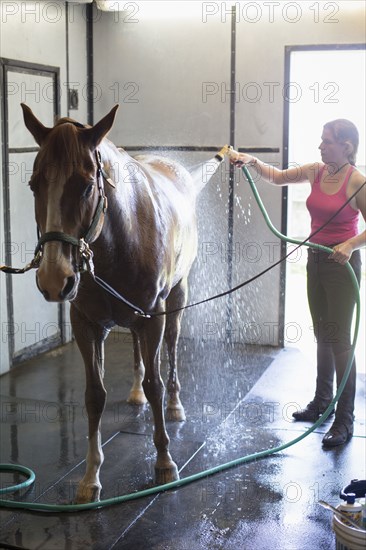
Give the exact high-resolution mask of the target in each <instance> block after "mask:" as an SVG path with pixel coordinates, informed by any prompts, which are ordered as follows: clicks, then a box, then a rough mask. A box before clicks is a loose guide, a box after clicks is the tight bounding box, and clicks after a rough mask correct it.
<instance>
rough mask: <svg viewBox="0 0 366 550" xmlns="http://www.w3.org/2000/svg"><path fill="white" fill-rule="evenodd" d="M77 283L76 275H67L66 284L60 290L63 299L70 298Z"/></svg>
mask: <svg viewBox="0 0 366 550" xmlns="http://www.w3.org/2000/svg"><path fill="white" fill-rule="evenodd" d="M75 284H76V277H75V275H71V276H70V277H67V279H66V284H65V286H64V288H63V289H62V290H61V292H60V298H61V300H67V299H68V298H69V296H70V295H71V294H72V292H73V290H74V287H75Z"/></svg>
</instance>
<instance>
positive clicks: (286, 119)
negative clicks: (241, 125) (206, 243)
mask: <svg viewBox="0 0 366 550" xmlns="http://www.w3.org/2000/svg"><path fill="white" fill-rule="evenodd" d="M365 49H366V44H365V43H356V44H306V45H292V46H285V74H284V89H287V86H288V85H289V84H290V82H291V81H290V76H291V75H290V72H291V54H292V53H293V52H298V51H304V52H305V51H314V52H316V51H334V52H337V51H346V50H365ZM289 125H290V101H288V100H286V98H285V97H284V105H283V136H282V167H283V169H286V168H288V162H289V158H288V155H289ZM288 200H289V194H288V188H287V187H283V188H282V216H281V231H282V233H284V234H285V235H286V234H287V231H288V206H289V205H288ZM285 254H286V243H285V242H284V241H281V256H282V255H285ZM281 270H282V271H281V277H280V295H281V300H280V319H281V321H280V325H281V327H285V322H286V318H285V316H286V303H285V298H286V265H285V263H282V264H281ZM283 345H284V342H283Z"/></svg>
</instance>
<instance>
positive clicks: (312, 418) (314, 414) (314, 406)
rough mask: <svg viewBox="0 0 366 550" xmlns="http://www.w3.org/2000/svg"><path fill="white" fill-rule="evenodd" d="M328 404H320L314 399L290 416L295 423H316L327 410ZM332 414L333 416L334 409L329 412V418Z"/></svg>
mask: <svg viewBox="0 0 366 550" xmlns="http://www.w3.org/2000/svg"><path fill="white" fill-rule="evenodd" d="M329 403H330V402H329ZM329 403H321V402H319V401H317V400H316V399H314V400H313V401H310V403H308V404H307V405H306V407H305V409H301V410H300V411H295V412H294V413H292V416H293V418H294V419H295V420H297V421H302V422H316V421H317V420H318V418H319V417H320V416H321V415H322V414H323V412H324V411H325V410H326V409H327V407H328V405H329ZM332 414H334V409H333V410H332V411H331V413H330V415H329V416H331V415H332Z"/></svg>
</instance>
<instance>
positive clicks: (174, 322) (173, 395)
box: [164, 279, 187, 422]
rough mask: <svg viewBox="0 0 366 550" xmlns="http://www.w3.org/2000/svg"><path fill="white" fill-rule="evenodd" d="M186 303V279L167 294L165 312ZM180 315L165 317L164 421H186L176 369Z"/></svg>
mask: <svg viewBox="0 0 366 550" xmlns="http://www.w3.org/2000/svg"><path fill="white" fill-rule="evenodd" d="M186 301H187V279H182V281H180V282H179V283H178V284H177V285H176V286H175V287H174V288H173V289H172V290H171V292H170V294H169V297H168V299H167V301H166V307H167V310H168V311H169V310H174V309H178V308H180V307H183V306H185V304H186ZM182 315H183V312H182V311H179V312H177V313H172V314H170V315H167V318H166V326H165V333H164V338H165V341H166V345H167V351H168V358H169V375H168V384H167V391H168V402H167V409H166V419H167V420H172V421H176V422H182V421H184V420H185V419H186V415H185V412H184V408H183V405H182V403H181V400H180V397H179V392H180V383H179V379H178V368H177V348H178V339H179V334H180V326H181V319H182Z"/></svg>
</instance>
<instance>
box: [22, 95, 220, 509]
mask: <svg viewBox="0 0 366 550" xmlns="http://www.w3.org/2000/svg"><path fill="white" fill-rule="evenodd" d="M22 108H23V114H24V122H25V125H26V127H27V128H28V130H29V131H30V132H31V134H32V135H33V137H34V139H35V140H36V142H37V143H38V144H39V146H40V150H39V153H38V154H37V157H36V159H35V162H34V168H33V175H32V177H31V181H30V187H31V189H32V191H33V194H34V199H35V216H36V221H37V224H38V227H39V230H40V233H41V238H40V241H39V243H38V247H37V248H38V250H39V256H40V263H39V268H38V270H37V275H36V278H37V285H38V288H39V290H40V291H41V292H42V294H43V295H44V297H45V299H46V300H48V301H52V302H64V301H66V300H68V301H70V302H71V310H70V315H71V322H72V327H73V331H74V334H75V338H76V342H77V344H78V347H79V349H80V351H81V354H82V356H83V359H84V363H85V369H86V394H85V399H86V408H87V413H88V421H89V447H88V453H87V458H86V473H85V476H84V477H83V479H82V480H81V481H80V483H79V486H78V491H77V497H76V500H77V502H79V503H80V502H89V501H94V500H98V499H99V497H100V491H101V484H100V480H99V471H100V467H101V465H102V462H103V451H102V448H101V434H100V424H101V416H102V413H103V409H104V406H105V402H106V390H105V387H104V384H103V373H104V364H103V362H104V353H103V348H104V340H105V338H106V337H107V335H108V333H109V331H110V329H111V328H112V327H113V326H115V325H119V326H123V327H127V328H129V329H130V330H131V332H132V334H133V340H134V357H135V366H134V384H133V387H132V389H131V393H130V396H129V402H132V403H137V404H141V403H144V402H145V401H146V398H147V400H148V401H149V403H150V405H151V408H152V411H153V416H154V424H155V431H154V443H155V446H156V449H157V461H156V464H155V474H156V482H157V483H158V484H162V483H166V482H169V481H173V480H176V479H178V478H179V475H178V470H177V466H176V464H175V463H174V462H173V460H172V458H171V455H170V453H169V437H168V434H167V432H166V428H165V420H164V410H163V399H164V385H163V382H162V379H161V376H160V348H161V344H162V340H163V338H164V339H165V342H166V345H167V351H168V357H169V376H168V383H167V392H168V399H167V418H168V419H169V420H176V421H182V420H185V413H184V409H183V406H182V404H181V401H180V398H179V392H180V383H179V380H178V374H177V361H176V354H177V343H178V338H179V332H180V323H181V316H182V312H181V311H178V312H176V313H173V314H170V315H168V316H164V315H162V316H154V315H153V316H152V317H151V318H146V317H144V316H141V315H137V314H136V312H135V311H134V310H133V308H131V307H129V305H127V304H126V303H125V302H123V301H120V300H118V299H117V298H115V297H113V296H111V295H110V294H109V293H108V292H106V290H104V289H103V288H101V287H100V286H98V285H97V284H96V281H95V279H94V278H93V274H92V273H90V272H81V271H82V270H81V269H80V264H81V263H83V261H84V263H85V262H86V264H89V266H90V265H91V258H92V257H93V259H94V264H95V273H96V274H98V277H100V278H101V279H103V280H104V281H106V282H107V283H108V285H110V286H111V287H113V288H114V289H115V290H116V291H117V292H118V293H119V294H120V295H122V296H124V297H126V298H127V299H128V301H129V302H131V303H133V304H138V306H139V308H141V309H142V310H143V311H148V312H153V313H155V314H156V313H159V312H161V311H163V310H164V309H167V310H175V309H178V308H181V307H183V306H184V305H185V303H186V299H187V277H188V274H189V271H190V268H191V266H192V262H193V260H194V258H195V255H196V247H197V232H196V220H195V202H196V198H197V195H198V192H199V190H200V189H201V188H202V187H203V185H202V178H201V177H200V178H199V180H200V181H199V182H195V181H194V178H192V176H191V175H190V173H189V172H188V171H187V170H186V169H185V168H183V167H182V166H181V165H180V164H178V163H176V162H172V161H169V160H167V159H164V158H159V157H156V156H153V155H144V156H139V157H136V158H135V159H134V158H132V157H130V156H129V155H128V154H127V153H126V152H125V151H124V150H121V149H117V148H116V147H115V146H114V145H113V143H111V142H110V141H109V140H107V139H106V138H105V136H106V134H107V133H108V131H109V130H110V129H111V127H112V125H113V122H114V118H115V113H116V110H117V108H118V106H116V107H114V108H113V109H112V110H111V111H110V113H109V114H108V115H106V116H105V117H104V118H103V119H102V120H100V121H99V122H98V123H97V124H95V125H94V126H93V127H86V126H83V125H81V124H78V123H76V122H75V121H73V120H71V119H69V118H62V119H60V120H59V121H58V122H57V123H56V125H55V126H54V127H53V128H47V127H45V126H44V125H43V124H42V123H41V122H40V121H39V120H38V119H37V118H36V117H35V115H34V114H33V113H32V111H31V110H30V108H29V107H27V106H26V105H22ZM219 160H220V157H219ZM219 160H218V161H216V162H217V165H216V166H218V165H219ZM211 171H213V170H211ZM107 205H108V209H107ZM89 244H90V248H89ZM145 396H146V398H145Z"/></svg>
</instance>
